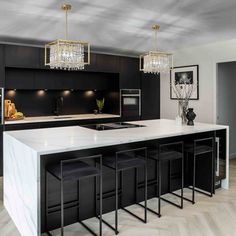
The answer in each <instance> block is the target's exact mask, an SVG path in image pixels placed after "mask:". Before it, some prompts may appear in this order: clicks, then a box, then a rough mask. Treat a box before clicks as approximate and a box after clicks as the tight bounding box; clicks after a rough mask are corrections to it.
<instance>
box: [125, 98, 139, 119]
mask: <svg viewBox="0 0 236 236" xmlns="http://www.w3.org/2000/svg"><path fill="white" fill-rule="evenodd" d="M140 112H141V106H140V97H139V96H122V97H121V114H122V117H123V118H131V119H138V118H139V117H140V116H141V114H140Z"/></svg>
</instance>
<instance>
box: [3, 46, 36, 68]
mask: <svg viewBox="0 0 236 236" xmlns="http://www.w3.org/2000/svg"><path fill="white" fill-rule="evenodd" d="M5 64H6V66H16V67H18V66H19V67H28V68H39V48H36V47H24V46H15V45H6V46H5Z"/></svg>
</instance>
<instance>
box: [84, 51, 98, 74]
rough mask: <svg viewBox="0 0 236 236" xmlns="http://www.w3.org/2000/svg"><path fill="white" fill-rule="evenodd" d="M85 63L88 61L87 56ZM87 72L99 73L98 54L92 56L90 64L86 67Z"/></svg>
mask: <svg viewBox="0 0 236 236" xmlns="http://www.w3.org/2000/svg"><path fill="white" fill-rule="evenodd" d="M85 61H87V54H85ZM84 70H85V71H97V54H95V53H91V54H90V64H89V65H86V66H85V67H84Z"/></svg>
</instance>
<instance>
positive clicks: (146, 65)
mask: <svg viewBox="0 0 236 236" xmlns="http://www.w3.org/2000/svg"><path fill="white" fill-rule="evenodd" d="M152 29H153V30H154V33H155V41H154V43H155V50H154V51H149V52H147V53H145V54H143V55H140V71H143V72H144V73H153V74H159V73H167V72H169V70H170V69H171V68H173V54H171V53H167V52H160V51H158V50H157V31H158V30H159V29H160V26H159V25H154V26H153V27H152Z"/></svg>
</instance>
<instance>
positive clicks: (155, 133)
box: [5, 119, 228, 155]
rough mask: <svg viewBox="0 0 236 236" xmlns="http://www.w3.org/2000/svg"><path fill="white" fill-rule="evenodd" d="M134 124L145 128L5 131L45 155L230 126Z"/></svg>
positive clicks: (161, 121)
mask: <svg viewBox="0 0 236 236" xmlns="http://www.w3.org/2000/svg"><path fill="white" fill-rule="evenodd" d="M131 123H135V124H140V125H144V126H145V127H139V128H130V129H121V130H106V131H96V130H91V129H87V128H84V127H80V126H70V127H59V128H48V129H34V130H18V131H8V132H5V133H7V134H8V135H10V136H12V137H14V138H15V139H17V140H19V141H20V142H22V143H24V144H25V145H27V146H29V147H30V148H32V149H33V150H35V151H36V152H37V153H39V154H40V155H43V154H51V153H58V152H64V151H74V150H82V149H88V148H96V147H103V146H110V145H117V144H123V143H130V142H137V141H145V140H152V139H159V138H165V137H173V136H180V135H187V134H192V133H199V132H207V131H213V130H219V129H226V128H228V127H227V126H222V125H214V124H204V123H196V124H195V126H187V125H181V126H178V125H176V123H175V121H174V120H166V119H160V120H147V121H133V122H131Z"/></svg>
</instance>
